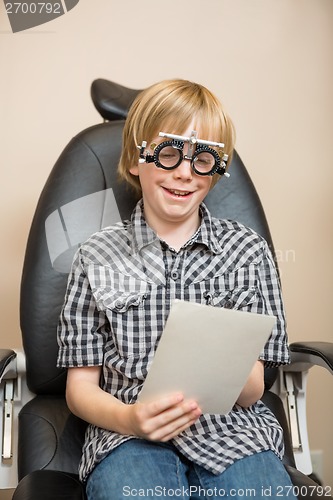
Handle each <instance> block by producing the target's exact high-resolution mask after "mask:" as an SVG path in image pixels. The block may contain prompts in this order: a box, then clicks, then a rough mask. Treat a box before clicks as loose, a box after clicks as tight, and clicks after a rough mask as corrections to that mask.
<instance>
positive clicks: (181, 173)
mask: <svg viewBox="0 0 333 500" xmlns="http://www.w3.org/2000/svg"><path fill="white" fill-rule="evenodd" d="M173 172H174V175H175V177H176V178H177V179H183V180H185V181H187V180H192V177H193V170H192V165H191V160H189V159H185V158H183V161H182V162H181V164H180V165H178V167H177V168H175V169H174V170H173Z"/></svg>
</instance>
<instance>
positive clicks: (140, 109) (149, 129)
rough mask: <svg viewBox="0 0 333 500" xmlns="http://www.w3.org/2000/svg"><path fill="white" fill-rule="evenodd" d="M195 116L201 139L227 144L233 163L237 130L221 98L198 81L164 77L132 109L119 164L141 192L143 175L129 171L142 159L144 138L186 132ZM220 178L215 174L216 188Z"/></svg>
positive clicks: (123, 174)
mask: <svg viewBox="0 0 333 500" xmlns="http://www.w3.org/2000/svg"><path fill="white" fill-rule="evenodd" d="M193 119H194V121H195V127H194V129H195V130H196V131H197V132H198V137H199V138H200V139H206V140H210V141H215V142H223V143H224V145H225V147H224V152H225V153H227V154H228V155H229V162H228V164H230V161H231V156H232V152H233V149H234V140H235V132H234V127H233V124H232V121H231V120H230V118H229V117H228V115H227V114H226V112H225V110H224V108H223V106H222V104H221V103H220V101H219V100H218V99H217V97H216V96H215V95H214V94H213V93H212V92H210V91H209V90H208V89H207V88H205V87H204V86H202V85H200V84H198V83H193V82H190V81H187V80H181V79H175V80H164V81H161V82H159V83H156V84H154V85H152V86H150V87H148V88H147V89H145V90H143V91H142V92H140V94H138V96H137V97H136V99H135V100H134V102H133V104H132V106H131V108H130V110H129V113H128V116H127V119H126V122H125V126H124V130H123V145H122V154H121V157H120V161H119V165H118V173H119V176H120V178H121V179H123V180H126V181H127V182H128V183H129V184H131V185H132V186H133V187H134V188H135V190H136V191H138V192H141V186H140V181H139V178H138V177H137V176H134V175H132V174H131V173H130V171H129V170H130V168H131V167H133V166H134V165H137V164H138V161H139V149H138V147H137V146H138V145H141V143H142V141H147V142H148V143H149V141H151V140H152V139H153V138H154V137H156V136H158V134H159V132H161V131H163V132H168V133H171V134H179V135H182V134H183V132H184V131H185V130H186V129H187V128H188V126H189V125H190V123H191V122H192V120H193ZM219 177H220V175H219V174H215V175H214V176H213V182H212V187H213V185H215V184H216V182H217V181H218V179H219Z"/></svg>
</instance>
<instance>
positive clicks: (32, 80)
mask: <svg viewBox="0 0 333 500" xmlns="http://www.w3.org/2000/svg"><path fill="white" fill-rule="evenodd" d="M332 60H333V2H332V0H232V1H231V0H205V1H204V0H192V2H185V1H182V2H181V1H179V0H169V1H168V2H166V3H163V2H157V1H156V0H141V1H135V0H122V1H119V0H118V1H116V0H98V1H89V0H81V1H80V2H79V4H78V5H77V6H76V7H75V8H74V9H73V10H72V11H70V12H69V13H68V14H67V15H65V16H63V17H61V18H59V19H58V20H56V21H53V22H51V23H49V24H46V25H43V26H40V27H38V28H35V29H32V30H29V31H27V32H22V33H17V34H15V35H14V34H12V33H11V32H10V26H9V23H8V20H7V18H6V16H5V12H4V7H3V4H2V3H1V4H0V71H1V78H0V103H1V109H0V120H1V122H0V123H1V135H0V142H1V149H0V164H1V184H0V189H1V196H0V204H1V210H0V214H1V215H0V217H1V241H2V244H1V248H0V252H1V255H0V262H1V301H0V303H1V319H2V327H1V333H0V347H15V346H20V333H19V319H18V296H19V281H20V273H21V266H22V259H23V255H24V246H25V242H26V238H27V232H28V228H29V225H30V222H31V218H32V215H33V212H34V208H35V205H36V202H37V199H38V196H39V193H40V191H41V188H42V186H43V184H44V182H45V180H46V178H47V176H48V173H49V172H50V169H51V168H52V166H53V164H54V161H55V160H56V158H57V156H58V155H59V153H60V152H61V150H62V149H63V147H64V146H65V144H66V143H67V142H68V140H69V139H70V138H71V137H72V136H73V135H74V134H76V133H77V132H79V131H80V130H82V129H83V128H85V127H86V126H89V125H92V124H95V123H97V122H98V121H100V120H99V116H98V114H97V112H96V111H95V110H94V108H93V105H92V103H91V101H90V97H89V88H90V83H91V82H92V80H93V79H95V78H98V77H102V78H109V79H113V80H115V81H117V82H119V83H122V84H124V85H128V86H130V87H133V88H142V87H144V86H146V85H148V84H150V83H153V82H154V81H156V80H159V79H162V78H169V77H174V76H180V77H185V78H189V79H194V80H197V81H199V82H201V83H203V84H206V85H207V86H208V87H210V88H211V89H212V90H213V91H214V92H215V93H216V94H217V95H218V96H219V97H220V98H221V99H222V100H223V101H224V103H225V105H226V107H227V108H228V110H229V112H230V114H231V115H232V117H233V119H234V122H235V125H236V128H237V132H238V135H237V149H238V152H239V153H240V155H241V156H242V158H243V160H244V161H245V164H246V165H247V167H248V169H249V170H250V173H251V175H252V177H253V179H254V181H255V182H256V185H257V187H258V190H259V193H260V195H261V197H262V200H263V203H264V206H265V208H266V212H267V216H268V219H269V221H270V226H271V229H272V233H273V237H274V241H275V246H276V248H277V250H278V254H279V260H280V267H281V272H282V280H283V289H284V297H285V302H286V308H287V314H288V320H289V336H290V340H291V341H296V340H311V339H322V340H326V341H332V340H333V333H332V321H331V307H332V306H333V302H332V283H333V259H332V247H333V238H332V222H331V218H332V181H333V168H332V158H333V140H332V128H333V98H332V89H333V65H332ZM332 395H333V380H332V378H331V377H330V376H329V375H328V373H325V372H323V370H317V369H315V370H314V373H313V376H312V377H311V378H310V382H309V401H308V406H309V413H310V421H309V425H310V428H309V429H310V439H311V448H312V449H322V450H324V461H325V481H326V484H329V485H330V486H333V472H332V471H333V452H332V449H333V435H332V434H333V433H332V425H331V422H332V418H333V398H332ZM322 411H323V412H326V413H324V415H323V416H320V415H321V413H320V412H322ZM318 424H319V425H318Z"/></svg>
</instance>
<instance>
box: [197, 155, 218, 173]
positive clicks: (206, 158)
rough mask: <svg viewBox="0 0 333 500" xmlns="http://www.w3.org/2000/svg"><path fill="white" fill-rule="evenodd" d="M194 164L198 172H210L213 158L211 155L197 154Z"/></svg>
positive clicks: (213, 162)
mask: <svg viewBox="0 0 333 500" xmlns="http://www.w3.org/2000/svg"><path fill="white" fill-rule="evenodd" d="M194 164H195V167H196V168H197V169H199V170H206V171H207V170H211V169H212V168H213V167H214V165H215V158H214V156H213V155H212V154H211V153H199V154H198V155H197V156H196V157H195V158H194Z"/></svg>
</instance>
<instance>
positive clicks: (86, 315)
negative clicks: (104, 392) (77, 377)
mask: <svg viewBox="0 0 333 500" xmlns="http://www.w3.org/2000/svg"><path fill="white" fill-rule="evenodd" d="M107 329H108V322H107V320H106V316H105V313H103V311H100V310H98V308H97V305H96V302H95V299H94V296H93V294H92V291H91V287H90V284H89V280H88V278H87V276H86V273H85V270H84V266H83V263H82V258H81V254H80V251H78V252H77V254H76V256H75V258H74V261H73V265H72V269H71V272H70V274H69V277H68V282H67V290H66V295H65V301H64V304H63V307H62V310H61V313H60V318H59V323H58V330H57V339H58V346H59V350H58V359H57V366H58V367H65V368H70V367H76V366H100V365H102V364H103V353H104V344H105V341H106V338H107Z"/></svg>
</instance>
